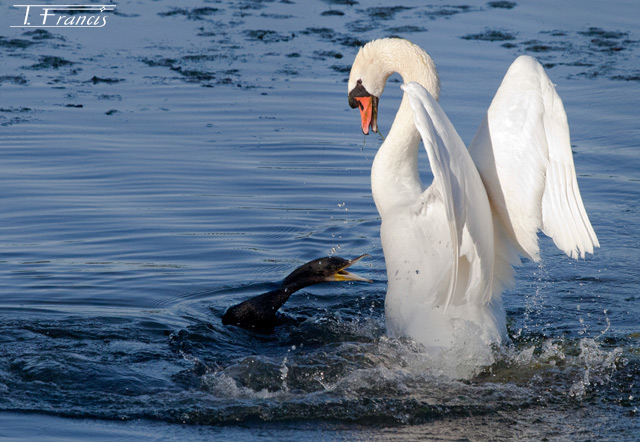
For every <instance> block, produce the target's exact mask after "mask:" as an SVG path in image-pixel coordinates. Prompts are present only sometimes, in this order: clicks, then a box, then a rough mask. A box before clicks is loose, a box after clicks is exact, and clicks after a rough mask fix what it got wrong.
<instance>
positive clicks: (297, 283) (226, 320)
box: [222, 254, 373, 330]
mask: <svg viewBox="0 0 640 442" xmlns="http://www.w3.org/2000/svg"><path fill="white" fill-rule="evenodd" d="M365 256H369V255H366V254H365V255H361V256H358V257H357V258H354V259H344V258H340V257H338V256H331V257H326V258H319V259H314V260H313V261H309V262H308V263H306V264H304V265H302V266H300V267H298V268H297V269H295V270H294V271H293V272H291V274H290V275H289V276H287V277H286V278H285V279H284V280H283V281H282V283H281V284H280V287H278V288H277V289H275V290H272V291H270V292H267V293H263V294H261V295H258V296H254V297H253V298H251V299H248V300H246V301H244V302H241V303H240V304H237V305H234V306H233V307H230V308H229V309H228V310H227V312H226V313H225V314H224V316H223V317H222V323H223V324H225V325H237V326H239V327H243V328H247V329H254V330H270V329H273V327H274V326H276V325H277V323H278V321H277V316H276V313H277V311H278V309H279V308H280V307H282V305H283V304H284V303H285V302H287V299H289V296H291V295H292V294H293V293H295V292H297V291H298V290H300V289H303V288H305V287H308V286H310V285H314V284H320V283H322V282H329V281H363V282H373V281H371V280H370V279H367V278H363V277H361V276H358V275H354V274H353V273H350V272H348V271H346V268H347V267H350V266H352V265H353V264H355V263H356V262H358V261H360V260H361V259H362V258H364V257H365Z"/></svg>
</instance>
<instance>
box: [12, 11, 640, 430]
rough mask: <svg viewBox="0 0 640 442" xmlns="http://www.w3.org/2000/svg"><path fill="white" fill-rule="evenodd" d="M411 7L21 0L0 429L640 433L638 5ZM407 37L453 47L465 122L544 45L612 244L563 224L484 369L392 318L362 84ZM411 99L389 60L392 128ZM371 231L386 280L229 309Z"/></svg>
mask: <svg viewBox="0 0 640 442" xmlns="http://www.w3.org/2000/svg"><path fill="white" fill-rule="evenodd" d="M401 5H402V6H403V7H400V6H397V7H388V5H385V4H383V3H382V2H373V3H372V4H371V5H369V4H367V5H366V6H365V5H364V2H360V3H358V2H355V1H330V0H326V1H310V2H305V3H304V5H302V4H300V3H293V2H288V1H281V2H277V1H257V0H256V1H243V2H232V1H217V2H206V3H198V2H181V3H180V4H179V5H177V4H175V3H171V2H167V1H157V2H147V3H141V2H126V1H125V2H121V3H118V4H117V8H116V11H117V13H115V14H111V15H109V16H108V24H107V26H105V27H104V28H101V29H56V28H51V29H48V30H40V31H35V32H33V29H26V30H25V29H20V28H10V27H9V26H10V25H14V24H20V23H21V22H22V20H23V11H22V10H19V9H18V8H13V7H12V3H11V2H5V1H3V2H0V8H1V9H2V12H3V14H2V18H1V19H0V29H1V32H0V35H2V38H0V53H1V54H2V58H1V59H2V64H3V67H2V70H0V96H1V97H2V99H1V103H0V125H1V130H2V144H1V147H0V155H1V159H2V161H0V190H1V192H0V207H2V211H1V212H0V242H1V245H0V250H1V252H0V293H1V295H0V328H1V332H0V421H1V422H2V423H1V424H0V436H2V437H7V438H12V439H24V440H35V439H46V440H69V439H71V440H84V439H87V438H91V439H96V440H100V439H102V440H114V439H121V440H140V439H159V440H165V439H166V440H177V439H201V438H203V437H220V438H222V437H224V438H236V439H237V440H248V439H267V440H269V439H278V440H300V439H301V438H305V437H307V438H313V439H366V440H376V439H378V440H393V439H396V440H401V439H416V438H430V439H433V440H459V439H469V440H487V439H493V440H514V439H518V440H544V439H547V440H594V439H598V440H634V439H635V438H636V437H637V434H638V432H639V431H640V426H639V425H638V417H637V413H638V407H639V402H638V397H639V396H640V391H639V390H638V384H639V375H640V358H639V350H638V340H639V338H640V335H639V333H638V327H637V324H638V322H639V320H640V308H639V307H638V299H639V290H638V287H639V282H640V276H638V268H639V263H640V259H639V254H638V247H639V246H640V233H638V232H640V229H639V227H640V225H639V223H638V209H639V208H638V201H640V188H639V179H640V176H639V175H638V170H640V155H639V154H638V152H637V146H638V142H637V140H638V139H639V138H640V130H639V129H638V124H637V103H638V102H639V101H640V88H639V87H638V84H639V83H638V81H639V78H640V77H639V75H640V62H639V61H638V46H639V43H638V42H639V41H640V35H638V29H637V17H638V16H639V14H640V10H639V9H640V7H639V6H638V5H637V4H636V2H632V1H628V2H624V1H617V2H608V3H606V4H604V3H603V4H592V5H588V6H587V5H584V4H583V2H577V1H570V2H564V3H563V4H562V5H558V4H557V3H555V2H536V4H535V6H534V5H529V4H525V3H524V2H519V3H517V4H516V3H515V2H513V3H512V2H490V3H485V2H465V3H459V4H458V3H447V2H445V3H436V2H434V3H432V4H424V3H423V2H413V1H406V2H403V3H401ZM390 35H397V36H403V37H406V38H409V39H411V40H413V41H414V42H416V43H419V44H420V45H422V46H423V47H425V48H426V49H427V50H428V51H429V52H430V53H431V55H432V56H433V58H434V60H435V61H436V64H437V65H438V68H439V71H440V74H441V78H442V96H441V104H442V105H443V107H444V109H445V111H446V112H447V113H448V115H449V117H450V118H451V120H452V122H453V123H454V124H455V125H456V127H457V128H458V130H459V132H460V134H461V136H462V138H463V139H464V140H466V141H467V142H468V141H469V140H470V139H471V137H472V136H473V133H474V131H475V128H476V127H477V125H478V124H479V121H480V120H481V118H482V114H483V112H484V111H485V110H486V107H487V106H488V104H489V102H490V100H491V97H492V96H493V93H494V92H495V90H496V88H497V87H498V85H499V83H500V81H501V78H502V76H503V75H504V73H505V72H506V69H507V67H508V66H509V64H510V62H511V61H512V60H513V59H514V58H515V57H516V56H517V55H519V54H522V53H528V54H531V55H534V56H536V57H537V58H538V59H539V60H540V61H541V62H542V63H543V64H545V66H547V69H548V73H549V75H550V77H551V78H552V80H553V81H554V82H555V83H556V84H557V89H558V92H559V93H560V95H561V96H562V98H563V100H564V103H565V107H566V109H567V113H568V115H569V122H570V126H571V130H572V143H573V148H574V158H575V162H576V169H577V171H578V179H579V182H580V186H581V190H582V195H583V199H584V201H585V205H586V208H587V211H588V212H589V215H590V218H591V221H592V223H593V225H594V228H595V230H596V232H597V234H598V236H599V239H600V243H601V245H602V247H601V249H598V250H597V251H596V254H595V256H593V257H589V258H588V259H586V260H584V261H580V262H573V261H569V260H568V259H567V258H566V257H564V256H563V255H562V254H561V253H560V252H559V251H557V250H556V249H555V248H553V246H552V244H551V242H550V241H548V240H546V239H543V240H542V243H543V261H542V263H541V264H534V263H528V262H527V263H525V264H524V265H523V266H522V268H520V269H519V270H518V284H517V287H516V288H515V289H514V290H512V291H509V292H507V293H506V294H505V301H506V304H507V310H508V315H509V331H510V334H511V335H512V338H513V342H512V344H511V345H509V346H506V347H505V348H504V349H501V351H500V357H499V362H498V363H496V364H495V365H494V366H492V367H488V368H486V369H485V370H484V371H482V372H481V373H480V374H479V375H478V376H476V377H475V378H473V379H472V380H469V381H464V382H462V381H454V380H450V379H448V377H446V376H444V373H442V369H441V367H439V365H438V360H437V358H435V357H430V356H429V355H424V354H422V353H420V352H419V351H418V349H417V348H416V347H415V346H414V345H413V344H412V343H411V342H410V341H407V340H392V339H389V338H387V337H385V334H384V318H383V314H384V307H383V303H384V294H385V284H386V283H385V278H386V275H385V270H384V260H383V256H382V251H381V248H380V243H379V239H378V233H379V219H378V216H377V212H376V210H375V207H374V206H373V202H372V199H371V192H370V188H369V171H370V167H371V162H372V160H373V156H374V155H375V151H376V148H377V146H379V144H380V140H379V139H375V138H374V137H368V138H367V139H366V140H365V139H363V137H362V135H361V134H360V131H359V116H358V115H357V112H356V113H355V114H354V112H355V111H353V110H351V109H349V108H348V106H347V100H346V78H347V76H348V70H349V67H350V64H351V61H352V60H353V57H354V56H355V53H356V51H357V47H358V45H359V44H361V43H364V42H366V41H368V40H370V39H373V38H377V37H383V36H390ZM399 99H400V90H399V84H398V83H397V82H395V83H394V82H392V83H390V84H389V85H388V86H387V89H386V91H385V94H384V96H383V97H382V100H381V109H380V116H379V122H380V126H381V129H382V131H383V132H384V133H386V132H387V131H388V128H389V125H390V124H391V120H392V116H393V114H394V113H395V109H396V107H397V105H398V103H399ZM425 169H426V167H425ZM429 176H430V175H429V173H428V170H425V172H424V177H425V180H428V179H429ZM362 253H369V254H371V255H372V258H370V259H368V260H365V261H362V262H361V263H359V264H358V266H357V268H356V269H355V271H356V272H357V273H358V274H361V275H363V276H366V277H369V278H371V279H373V280H374V281H375V282H374V283H373V284H371V285H368V284H362V283H359V284H352V285H341V284H325V285H322V286H315V287H311V288H308V289H305V290H303V291H302V292H300V293H298V294H296V295H295V296H294V297H292V299H291V300H290V301H289V302H288V303H287V304H286V306H285V311H286V313H287V314H288V315H289V316H291V317H294V318H297V319H298V322H299V325H286V326H284V327H281V328H279V329H277V330H276V332H275V333H274V334H273V335H256V334H253V333H250V332H247V331H243V330H239V329H235V328H226V327H224V326H222V325H221V323H220V318H221V316H222V314H223V313H224V311H225V309H226V308H227V307H228V306H229V305H231V304H233V303H235V302H237V301H239V300H242V299H245V298H247V297H249V296H251V295H254V294H257V293H260V292H263V291H267V290H269V289H271V288H273V283H274V282H275V281H278V280H279V279H281V278H282V277H284V276H285V275H286V274H287V273H289V272H290V271H291V270H292V269H294V268H295V267H297V266H298V265H300V264H302V263H304V262H306V261H308V260H311V259H314V258H317V257H320V256H323V255H329V254H336V255H338V256H343V257H347V258H348V257H355V256H357V255H360V254H362Z"/></svg>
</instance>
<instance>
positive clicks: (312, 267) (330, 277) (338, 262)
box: [284, 254, 373, 287]
mask: <svg viewBox="0 0 640 442" xmlns="http://www.w3.org/2000/svg"><path fill="white" fill-rule="evenodd" d="M365 256H369V255H366V254H365V255H361V256H358V257H357V258H354V259H344V258H340V257H338V256H329V257H326V258H319V259H314V260H313V261H309V262H308V263H306V264H304V265H303V266H300V267H298V268H297V269H295V270H294V271H293V272H292V273H291V274H290V275H289V276H287V277H286V278H285V280H284V284H285V285H287V284H300V285H303V286H305V287H306V286H309V285H313V284H320V283H322V282H330V281H362V282H373V281H372V280H370V279H367V278H363V277H362V276H358V275H354V274H353V273H350V272H348V271H347V270H346V269H347V268H348V267H350V266H352V265H353V264H355V263H356V262H358V261H360V260H361V259H362V258H364V257H365Z"/></svg>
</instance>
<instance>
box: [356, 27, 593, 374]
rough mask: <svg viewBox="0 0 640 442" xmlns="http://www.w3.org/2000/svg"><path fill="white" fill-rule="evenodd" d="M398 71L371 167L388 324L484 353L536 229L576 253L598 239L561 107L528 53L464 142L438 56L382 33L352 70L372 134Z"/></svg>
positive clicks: (501, 334) (533, 255) (532, 252)
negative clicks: (443, 104) (423, 168)
mask: <svg viewBox="0 0 640 442" xmlns="http://www.w3.org/2000/svg"><path fill="white" fill-rule="evenodd" d="M395 72H397V73H399V74H400V75H401V76H402V78H403V80H404V82H405V85H404V86H403V87H402V88H403V90H404V91H405V94H404V97H403V99H402V103H401V104H400V108H399V109H398V113H397V115H396V118H395V120H394V122H393V126H392V127H391V130H390V131H389V134H388V136H387V138H386V140H385V141H384V143H383V144H382V146H381V147H380V149H379V151H378V152H377V154H376V157H375V160H374V162H373V167H372V171H371V187H372V191H373V197H374V200H375V203H376V207H377V209H378V211H379V212H380V216H381V218H382V225H381V232H380V235H381V239H382V247H383V251H384V255H385V261H386V266H387V277H388V289H387V296H386V300H385V316H386V325H387V331H388V333H389V334H390V335H391V336H395V337H399V336H409V337H411V338H412V339H414V340H415V341H417V342H419V343H421V344H423V345H424V346H425V347H426V348H427V349H438V350H440V351H439V352H438V353H439V354H441V355H442V354H445V353H448V354H449V355H450V356H451V357H452V358H453V360H454V362H455V361H456V360H457V361H458V362H460V363H461V360H462V358H466V360H472V361H473V364H476V365H484V364H488V363H491V362H492V361H493V359H492V355H491V347H492V346H493V345H499V344H500V343H502V342H504V340H505V339H506V326H505V311H504V307H503V304H502V300H501V292H502V290H503V289H504V288H505V287H506V286H509V285H511V284H513V282H514V271H513V268H512V266H513V265H517V264H519V263H520V258H519V256H518V254H519V255H522V256H524V257H526V258H529V259H531V260H534V261H537V260H539V259H540V258H539V248H538V239H537V232H538V230H542V231H543V232H544V233H545V234H547V235H548V236H550V237H551V238H553V240H554V242H555V244H556V245H557V246H558V247H559V248H560V249H561V250H563V251H564V252H565V253H566V254H567V255H569V256H571V257H573V258H577V257H584V255H585V253H586V252H588V253H593V248H594V247H599V244H598V239H597V237H596V235H595V233H594V231H593V229H592V227H591V223H590V222H589V218H588V217H587V214H586V212H585V209H584V206H583V204H582V198H581V197H580V191H579V190H578V183H577V180H576V174H575V169H574V165H573V157H572V154H571V147H570V144H569V128H568V125H567V117H566V114H565V111H564V107H563V105H562V101H561V100H560V97H559V96H558V94H557V93H556V91H555V89H554V87H553V85H552V84H551V82H550V80H549V78H548V77H547V75H546V74H545V72H544V70H543V68H542V66H541V65H540V64H539V63H538V62H536V61H535V60H534V59H533V58H531V57H528V56H521V57H519V58H518V59H516V61H515V62H514V63H513V64H512V65H511V67H510V68H509V70H508V72H507V74H506V76H505V78H504V80H503V82H502V85H501V86H500V88H499V89H498V92H497V93H496V96H495V98H494V99H493V102H492V103H491V106H490V107H489V110H488V112H487V116H486V117H485V119H484V121H483V123H482V124H481V126H480V128H479V129H478V132H477V133H476V135H475V137H474V139H473V141H472V143H471V146H470V148H469V150H467V149H466V147H465V145H464V143H463V142H462V140H461V139H460V137H459V136H458V134H457V132H456V130H455V129H454V127H453V126H452V124H451V122H450V121H449V119H448V118H447V116H446V115H445V113H444V111H443V110H442V109H441V108H440V106H439V105H438V103H437V102H436V100H437V99H438V93H439V79H438V74H437V71H436V67H435V65H434V63H433V61H432V60H431V57H429V55H428V54H427V53H426V52H425V51H424V50H422V49H421V48H420V47H418V46H416V45H414V44H412V43H410V42H409V41H407V40H402V39H382V40H375V41H372V42H370V43H368V44H367V45H365V46H364V47H363V48H361V49H360V51H359V52H358V54H357V56H356V59H355V61H354V63H353V66H352V68H351V74H350V77H349V85H348V88H349V104H350V105H351V107H359V108H360V111H361V116H362V130H363V132H364V133H365V134H367V133H368V132H369V128H371V129H372V130H373V131H377V105H378V100H379V97H380V95H381V94H382V91H383V90H384V86H385V83H386V81H387V78H388V77H389V76H390V75H391V74H392V73H395ZM427 91H428V92H427ZM421 137H422V140H423V143H424V145H425V148H426V150H427V155H428V158H429V163H430V166H431V171H432V173H433V176H434V178H433V182H432V184H431V185H430V186H429V187H428V188H426V190H425V188H424V187H423V185H422V182H421V180H420V177H419V174H418V157H417V155H418V147H419V144H420V138H421Z"/></svg>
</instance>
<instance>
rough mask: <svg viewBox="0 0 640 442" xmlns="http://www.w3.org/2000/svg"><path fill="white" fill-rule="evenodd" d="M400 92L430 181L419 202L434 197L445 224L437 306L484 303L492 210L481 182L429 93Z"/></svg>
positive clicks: (409, 87)
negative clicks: (446, 273)
mask: <svg viewBox="0 0 640 442" xmlns="http://www.w3.org/2000/svg"><path fill="white" fill-rule="evenodd" d="M402 89H403V90H404V91H405V92H406V93H407V95H408V97H409V101H410V103H411V107H412V109H413V114H414V120H415V124H416V127H417V129H418V131H419V132H420V135H421V137H422V141H423V143H424V146H425V149H426V150H427V155H428V157H429V163H430V165H431V171H432V172H433V176H434V178H433V184H432V185H431V187H430V188H429V189H427V190H426V191H425V193H424V194H423V199H428V198H432V197H433V195H434V192H435V193H436V194H438V197H439V199H440V200H441V201H442V203H443V204H444V206H445V213H446V216H447V221H448V224H449V232H450V238H448V239H449V240H450V243H451V245H452V255H453V256H452V263H453V264H452V269H451V275H450V283H449V288H448V290H446V291H445V290H443V291H442V292H441V293H440V294H439V295H438V297H437V298H436V303H437V304H438V305H440V306H444V307H445V308H446V307H447V306H449V305H461V304H464V303H478V304H481V303H486V302H488V301H489V300H490V297H491V292H492V291H491V287H492V279H493V278H491V275H492V273H493V260H494V250H493V224H492V221H491V210H490V208H489V201H488V199H487V195H486V192H485V190H484V187H483V185H482V181H481V179H480V176H479V174H478V172H477V170H476V167H475V165H474V164H473V160H472V159H471V157H470V156H469V153H468V151H467V149H466V147H465V145H464V143H463V142H462V140H461V139H460V136H459V135H458V133H457V132H456V130H455V129H454V127H453V125H452V124H451V122H450V121H449V119H448V118H447V116H446V114H445V113H444V111H443V110H442V108H441V107H440V105H439V104H438V103H437V102H436V101H435V100H434V99H433V97H432V96H431V94H429V92H428V91H427V90H426V89H425V88H424V87H422V86H421V85H420V84H418V83H415V82H410V83H408V84H406V85H403V86H402ZM434 189H435V190H434ZM446 240H447V238H443V241H446Z"/></svg>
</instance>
